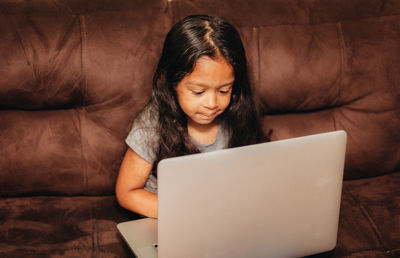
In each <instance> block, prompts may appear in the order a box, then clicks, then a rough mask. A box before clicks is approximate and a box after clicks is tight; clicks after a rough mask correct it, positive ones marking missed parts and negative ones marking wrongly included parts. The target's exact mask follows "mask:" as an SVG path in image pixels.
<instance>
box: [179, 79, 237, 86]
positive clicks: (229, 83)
mask: <svg viewBox="0 0 400 258" xmlns="http://www.w3.org/2000/svg"><path fill="white" fill-rule="evenodd" d="M234 82H235V81H234V80H233V81H231V82H227V83H224V84H222V85H219V86H218V88H222V87H225V86H230V85H232V84H233V83H234ZM187 84H189V85H193V86H200V87H205V88H208V87H209V85H208V84H205V83H201V82H193V81H188V82H187Z"/></svg>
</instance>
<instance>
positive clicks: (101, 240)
mask: <svg viewBox="0 0 400 258" xmlns="http://www.w3.org/2000/svg"><path fill="white" fill-rule="evenodd" d="M137 218H138V216H136V215H134V214H133V213H128V212H126V211H125V210H123V209H122V208H120V207H119V206H118V205H117V203H116V200H115V197H114V196H103V197H27V198H22V197H21V198H1V199H0V222H1V227H0V256H1V257H40V256H46V257H130V255H129V248H128V247H127V246H126V245H125V243H124V241H123V239H122V238H121V237H120V236H119V233H118V232H117V230H116V224H117V223H119V222H122V221H126V220H131V219H137Z"/></svg>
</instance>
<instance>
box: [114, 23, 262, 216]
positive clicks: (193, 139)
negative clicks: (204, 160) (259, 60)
mask: <svg viewBox="0 0 400 258" xmlns="http://www.w3.org/2000/svg"><path fill="white" fill-rule="evenodd" d="M263 140H264V139H263V134H262V131H261V128H260V123H259V120H258V116H257V112H256V110H255V105H254V102H253V97H252V93H251V89H250V85H249V80H248V75H247V62H246V55H245V51H244V48H243V45H242V42H241V39H240V36H239V34H238V32H237V31H236V29H235V28H234V27H233V26H232V25H231V24H229V23H228V22H227V21H226V20H224V19H223V18H221V17H216V16H209V15H194V16H188V17H186V18H184V19H183V20H181V21H180V22H178V23H177V24H175V25H174V26H173V27H172V29H171V30H170V32H169V33H168V34H167V37H166V39H165V42H164V47H163V51H162V55H161V58H160V61H159V63H158V67H157V70H156V72H155V74H154V78H153V94H152V99H151V101H150V102H149V104H148V105H147V106H146V107H145V109H144V110H143V111H142V112H141V114H140V115H139V116H138V117H137V118H136V120H135V122H134V125H133V128H132V130H131V132H130V133H129V135H128V137H127V139H126V143H127V144H128V146H129V148H128V150H127V152H126V155H125V157H124V160H123V162H122V165H121V168H120V171H119V175H118V179H117V184H116V196H117V200H118V202H119V203H120V205H121V206H123V207H125V208H126V209H129V210H131V211H133V212H136V213H139V214H142V215H144V216H148V217H154V218H156V217H157V170H156V167H157V164H158V162H159V161H160V160H162V159H164V158H169V157H174V156H181V155H186V154H192V153H198V152H207V151H213V150H219V149H224V148H229V147H237V146H242V145H248V144H254V143H258V142H260V141H263ZM205 190H206V189H205Z"/></svg>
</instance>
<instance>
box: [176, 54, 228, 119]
mask: <svg viewBox="0 0 400 258" xmlns="http://www.w3.org/2000/svg"><path fill="white" fill-rule="evenodd" d="M234 79H235V76H234V71H233V68H232V66H231V65H230V64H229V63H228V62H227V61H226V60H225V59H224V58H223V57H218V58H216V59H211V58H210V57H208V56H202V57H200V58H199V59H198V60H197V62H196V64H195V66H194V69H193V72H192V73H190V74H188V75H186V76H185V77H184V78H183V79H182V80H181V81H180V82H179V83H178V85H177V86H176V93H177V97H178V102H179V105H180V107H181V109H182V110H183V112H184V113H185V114H186V115H187V117H188V123H190V124H192V125H208V124H211V123H212V122H213V121H215V118H216V117H217V116H218V115H219V114H221V113H222V112H224V110H225V109H226V108H227V107H228V105H229V102H230V100H231V93H232V86H233V82H234Z"/></svg>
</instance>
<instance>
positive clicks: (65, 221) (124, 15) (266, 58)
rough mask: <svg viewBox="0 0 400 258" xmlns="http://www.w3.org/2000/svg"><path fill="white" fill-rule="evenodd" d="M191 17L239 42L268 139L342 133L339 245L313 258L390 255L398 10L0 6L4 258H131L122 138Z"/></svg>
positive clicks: (155, 1) (184, 1)
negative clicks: (213, 19)
mask: <svg viewBox="0 0 400 258" xmlns="http://www.w3.org/2000/svg"><path fill="white" fill-rule="evenodd" d="M194 13H212V14H219V15H222V16H224V17H226V18H227V19H228V20H230V21H231V22H232V23H233V24H234V25H236V26H237V28H238V29H239V31H240V33H241V35H242V38H243V41H244V43H245V45H246V49H247V55H248V60H249V65H250V71H251V74H250V76H251V80H252V83H253V87H254V91H255V95H256V98H257V101H258V103H259V105H260V109H261V111H262V115H263V125H264V129H265V132H266V133H268V134H269V135H270V137H271V139H272V140H277V139H284V138H289V137H295V136H301V135H307V134H313V133H319V132H326V131H332V130H338V129H343V130H346V131H347V133H348V145H347V155H346V165H345V179H346V180H345V182H344V185H343V197H342V202H341V213H340V225H339V234H338V245H337V247H336V249H335V250H334V251H332V252H328V253H325V254H321V255H319V256H321V257H386V256H388V257H400V173H399V171H400V0H387V1H385V0H350V1H349V0H329V1H327V0H297V1H279V0H249V1H242V0H220V1H212V0H151V1H150V0H126V1H112V0H99V1H90V0H86V1H83V0H63V1H61V0H36V1H27V0H26V1H13V0H3V1H0V184H1V185H0V257H129V256H131V255H132V254H131V253H130V251H129V248H128V247H127V246H126V245H125V243H124V242H123V240H122V238H121V237H120V236H119V234H118V232H117V230H116V223H118V222H122V221H126V220H130V219H135V218H138V217H139V216H138V215H136V214H133V213H131V212H128V211H126V210H124V209H122V208H121V207H120V206H119V205H118V204H117V202H116V200H115V196H114V183H115V179H116V176H117V173H118V169H119V166H120V163H121V160H122V157H123V154H124V152H125V150H126V145H125V144H124V138H125V137H126V135H127V133H128V131H129V129H130V126H131V124H132V121H133V120H134V118H135V116H136V115H137V113H138V112H139V111H140V110H141V109H142V108H143V106H144V105H145V103H146V102H147V101H148V99H149V97H150V92H151V79H152V78H151V77H152V74H153V72H154V70H155V65H156V63H157V61H158V56H159V54H160V51H161V47H162V43H163V39H164V37H165V35H166V32H167V31H168V30H169V28H170V27H171V25H172V24H173V23H174V22H176V21H177V20H179V19H180V18H183V17H185V16H186V15H188V14H194ZM305 237H307V236H305Z"/></svg>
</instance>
